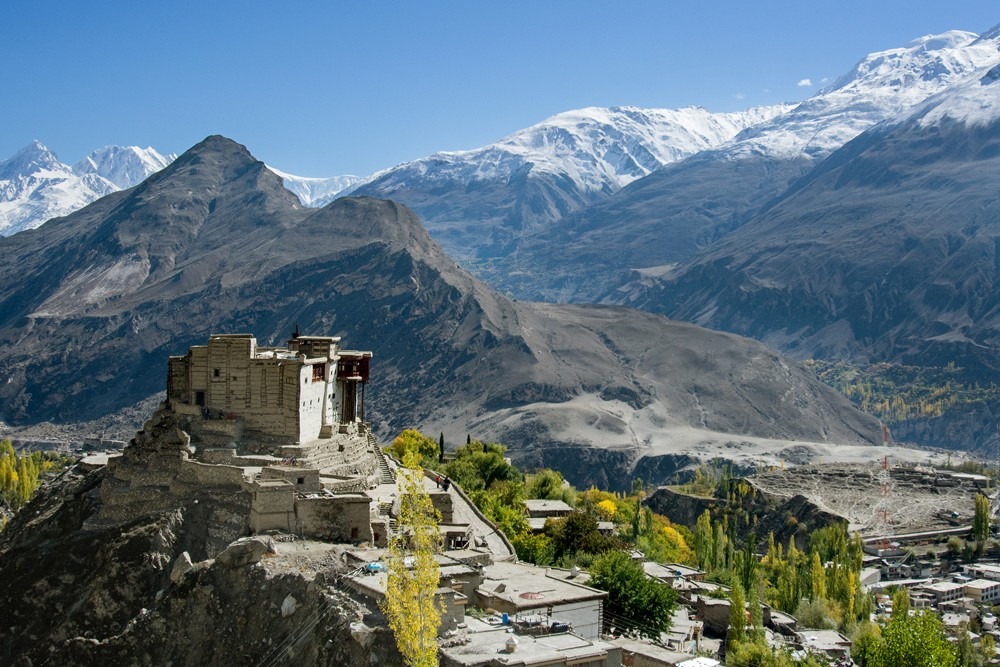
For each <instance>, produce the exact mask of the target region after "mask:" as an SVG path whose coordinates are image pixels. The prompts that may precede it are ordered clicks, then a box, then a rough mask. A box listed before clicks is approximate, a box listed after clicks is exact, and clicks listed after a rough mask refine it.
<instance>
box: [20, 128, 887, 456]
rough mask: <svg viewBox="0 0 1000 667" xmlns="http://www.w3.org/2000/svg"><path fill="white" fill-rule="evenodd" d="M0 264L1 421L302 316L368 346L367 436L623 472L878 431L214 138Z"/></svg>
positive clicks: (713, 347) (38, 416)
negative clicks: (555, 293)
mask: <svg viewBox="0 0 1000 667" xmlns="http://www.w3.org/2000/svg"><path fill="white" fill-rule="evenodd" d="M0 251H2V252H3V253H4V256H5V257H7V258H9V259H10V261H8V262H7V263H5V264H4V265H3V266H2V267H0V314H2V315H0V350H2V352H0V374H2V375H3V376H4V377H7V378H9V381H8V382H7V383H5V384H4V385H3V387H0V406H2V409H3V414H2V415H0V419H3V420H4V421H7V422H10V423H15V424H16V423H29V422H37V421H40V420H45V419H47V420H53V421H77V420H84V419H89V418H93V417H97V416H100V415H103V414H106V413H109V412H113V411H116V410H119V409H122V408H124V407H126V406H129V405H132V404H134V403H135V402H137V401H139V400H140V399H143V398H145V397H147V396H149V395H151V394H155V393H157V392H160V391H162V390H163V386H164V374H165V370H164V369H165V361H166V357H167V356H168V355H169V354H177V353H183V352H184V351H185V350H186V349H187V348H188V346H190V345H193V344H202V343H204V342H205V340H206V339H207V337H208V335H209V334H211V333H215V332H226V331H246V332H253V333H255V334H256V335H257V337H258V339H259V340H261V342H262V344H269V343H280V342H283V341H284V340H285V339H287V337H288V335H289V334H290V333H291V331H292V330H293V329H294V328H295V325H296V324H298V325H299V327H300V329H301V330H303V331H310V332H318V333H324V334H337V335H342V336H344V340H345V343H346V344H348V345H350V346H355V347H360V348H370V349H372V350H373V351H374V353H375V366H374V368H375V369H376V370H375V371H374V380H373V386H372V387H371V388H370V391H369V394H368V396H369V413H368V417H369V418H370V419H371V420H372V421H374V422H375V423H376V426H377V428H379V429H380V432H381V434H382V435H383V436H388V435H390V434H392V433H394V432H396V431H398V430H400V429H401V428H403V427H406V426H410V425H417V426H420V427H424V428H427V429H429V430H431V431H435V432H436V431H438V430H440V431H444V432H445V434H446V437H447V439H448V440H449V441H450V442H458V441H460V440H462V439H464V437H465V435H466V433H468V432H472V433H473V434H474V435H476V436H477V437H481V438H495V439H499V440H503V441H505V442H508V443H510V444H511V446H512V447H513V448H514V449H515V450H518V449H520V450H523V451H525V452H526V451H527V450H529V449H534V450H536V453H539V455H544V452H545V451H546V448H548V447H550V446H551V447H552V448H554V447H555V446H556V445H574V446H589V447H593V448H598V449H599V450H607V449H613V450H615V451H616V452H618V454H617V455H618V464H619V465H624V466H625V467H626V468H627V466H628V465H630V464H631V463H632V462H634V461H635V460H636V459H637V458H639V457H641V456H643V455H644V454H650V455H654V454H655V455H664V454H667V453H670V452H674V451H681V450H683V449H689V450H691V451H694V452H695V455H701V454H704V455H710V452H709V449H710V447H709V444H710V443H716V444H717V445H718V447H720V448H724V447H725V444H726V443H728V442H731V441H732V440H733V439H734V438H736V439H738V440H739V441H740V442H743V443H744V444H745V445H746V446H745V447H743V446H741V447H742V449H743V450H745V451H744V455H745V456H748V457H752V456H753V455H754V454H755V453H756V452H765V450H766V451H767V452H771V453H772V454H774V453H775V452H778V451H780V450H781V449H782V448H784V447H788V446H792V444H793V443H794V442H795V441H809V442H813V443H826V445H823V446H827V445H829V446H831V447H832V446H834V444H841V443H843V444H849V445H859V444H865V443H871V442H874V441H876V439H877V438H878V434H877V425H876V424H875V422H874V420H873V419H871V418H869V417H867V416H865V415H862V414H861V413H859V412H858V411H856V410H855V409H854V408H853V407H852V406H851V405H850V404H849V403H848V402H847V401H846V399H843V398H842V397H841V396H839V395H837V394H835V393H834V392H833V391H832V390H830V389H828V388H827V387H826V386H825V385H822V384H820V383H819V382H818V381H816V380H815V379H814V378H813V377H812V376H811V374H810V373H808V372H807V371H805V370H804V369H801V368H799V367H798V366H797V365H795V364H793V363H788V362H786V361H785V360H784V359H782V358H781V357H780V356H778V355H776V354H775V353H773V352H771V351H770V350H768V349H767V348H765V347H763V346H762V345H760V344H759V343H756V342H753V341H748V340H746V339H743V338H739V337H737V336H732V335H729V334H720V333H715V332H711V331H707V330H704V329H700V328H698V327H695V326H692V325H688V324H682V323H678V322H670V321H668V320H666V319H664V318H662V317H661V316H658V315H650V314H646V313H640V312H636V311H632V310H628V309H624V308H614V307H583V306H556V305H545V304H531V303H523V302H515V301H512V300H510V299H507V298H505V297H502V296H500V295H499V294H497V293H496V292H494V291H493V290H491V289H490V288H488V287H486V286H485V285H483V284H482V283H480V282H478V281H477V280H475V279H474V278H473V277H472V276H471V275H469V274H468V273H466V272H464V271H462V270H461V269H459V268H458V267H457V266H456V265H455V263H454V261H453V260H451V259H450V258H449V257H448V256H447V255H445V254H444V253H443V252H442V251H441V249H440V248H439V247H438V246H437V245H436V244H435V243H434V242H433V241H432V240H431V238H430V236H428V234H427V232H426V231H425V230H424V228H423V227H422V226H421V225H420V222H419V220H418V219H417V218H416V216H415V215H414V214H413V213H412V212H411V211H409V210H408V209H406V208H404V207H402V206H399V205H398V204H394V203H392V202H387V201H380V200H374V199H368V198H344V199H340V200H337V201H335V202H333V203H332V204H330V205H328V206H327V207H325V208H322V209H318V210H317V209H304V208H303V207H302V206H301V205H300V204H299V202H298V200H297V199H296V198H295V196H294V195H293V194H292V193H290V192H289V191H288V190H286V189H285V188H284V187H282V184H281V181H280V179H279V178H278V177H277V176H276V175H275V174H273V173H272V172H271V171H269V170H268V169H267V168H266V167H265V166H264V165H263V164H262V163H260V162H258V161H256V160H255V159H253V157H252V156H251V155H250V154H249V153H247V152H246V150H245V149H244V148H243V147H242V146H240V145H238V144H236V143H234V142H232V141H230V140H227V139H225V138H222V137H210V138H208V139H206V140H205V141H204V142H202V143H201V144H199V145H198V146H195V147H194V148H192V149H191V150H189V151H188V152H187V153H185V154H184V155H182V156H181V157H179V158H178V159H177V160H176V161H174V163H172V164H171V165H170V166H169V167H167V168H166V169H164V170H163V171H161V172H159V173H157V174H155V175H154V176H152V177H150V178H149V179H147V180H146V181H145V182H144V183H142V184H141V185H139V186H138V187H136V188H133V189H131V190H128V191H122V192H117V193H113V194H111V195H109V196H107V197H105V198H103V199H101V200H99V201H97V202H95V203H93V204H91V205H90V206H88V207H86V208H85V209H83V210H81V211H79V212H77V213H75V214H73V215H71V216H67V217H65V218H61V219H59V220H56V221H52V222H51V223H50V224H47V225H45V226H43V227H42V228H40V229H37V230H31V231H28V232H24V233H21V234H17V235H15V236H12V237H8V238H6V239H2V240H0ZM737 449H740V448H737ZM552 451H555V450H554V449H552ZM719 453H724V452H723V451H721V450H720V452H719ZM550 463H558V461H552V462H550ZM663 472H664V474H672V470H670V471H663Z"/></svg>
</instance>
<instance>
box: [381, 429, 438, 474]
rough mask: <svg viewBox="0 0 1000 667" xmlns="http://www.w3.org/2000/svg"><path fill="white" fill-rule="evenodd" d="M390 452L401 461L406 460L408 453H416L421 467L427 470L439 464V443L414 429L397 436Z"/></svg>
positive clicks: (406, 430) (390, 447)
mask: <svg viewBox="0 0 1000 667" xmlns="http://www.w3.org/2000/svg"><path fill="white" fill-rule="evenodd" d="M389 451H390V452H391V453H392V455H393V456H395V457H396V459H397V460H399V461H402V460H403V459H405V458H406V454H407V452H416V453H417V456H418V457H419V463H420V466H421V467H425V468H430V467H434V466H435V464H436V463H437V462H438V443H436V442H435V441H434V439H433V438H429V437H427V436H426V435H424V434H423V433H421V432H420V431H418V430H416V429H412V428H408V429H405V430H404V431H403V432H402V433H400V434H399V435H397V436H396V439H395V440H393V441H392V444H391V445H390V446H389Z"/></svg>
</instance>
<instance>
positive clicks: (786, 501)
mask: <svg viewBox="0 0 1000 667" xmlns="http://www.w3.org/2000/svg"><path fill="white" fill-rule="evenodd" d="M645 504H646V506H648V507H649V508H650V509H652V510H653V511H654V512H656V513H657V514H662V515H664V516H666V517H667V518H669V519H670V520H671V521H674V522H677V523H680V524H683V525H685V526H687V527H688V528H691V529H692V530H694V528H695V523H696V522H697V521H698V517H699V516H701V514H702V513H704V512H705V511H706V510H708V512H709V514H710V515H711V516H712V519H713V520H716V521H723V522H724V525H726V528H727V531H728V534H729V536H730V537H731V538H734V539H735V540H736V543H737V544H739V543H742V542H743V541H744V540H745V539H747V538H748V536H750V535H751V534H752V535H753V536H754V538H755V539H756V540H757V543H758V544H760V543H761V540H762V539H766V536H767V535H769V534H771V533H773V534H774V539H775V541H776V542H779V543H782V544H788V541H789V540H791V539H794V540H795V542H796V544H797V545H798V547H799V548H806V547H807V546H808V544H809V535H810V533H812V531H814V530H816V529H818V528H825V527H827V526H831V525H834V524H838V523H839V524H843V523H845V522H846V521H845V519H844V517H842V516H839V515H837V514H835V513H833V512H830V511H828V510H826V509H823V508H821V507H819V506H818V505H817V504H816V503H814V502H812V501H810V500H809V499H808V498H806V497H805V496H802V495H798V494H796V495H792V496H782V495H779V494H775V493H769V492H767V491H764V490H762V489H759V488H757V487H756V486H754V485H753V484H751V483H750V482H749V481H747V480H745V479H736V480H732V481H730V482H729V483H727V484H725V485H722V486H721V487H720V489H719V492H718V494H717V495H716V496H715V497H710V498H709V497H701V496H691V495H687V494H685V493H679V492H677V491H674V490H673V489H670V488H667V487H660V488H659V489H657V490H656V492H655V493H653V494H652V495H651V496H649V498H647V499H646V500H645Z"/></svg>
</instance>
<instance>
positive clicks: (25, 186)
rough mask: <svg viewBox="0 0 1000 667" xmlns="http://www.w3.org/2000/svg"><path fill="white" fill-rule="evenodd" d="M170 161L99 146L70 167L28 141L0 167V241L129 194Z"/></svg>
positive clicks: (146, 152) (132, 149) (146, 153)
mask: <svg viewBox="0 0 1000 667" xmlns="http://www.w3.org/2000/svg"><path fill="white" fill-rule="evenodd" d="M174 157H175V156H173V155H168V156H166V157H164V156H163V155H160V154H159V153H157V152H156V151H155V150H153V149H152V148H139V147H137V146H127V147H123V146H105V147H104V148H100V149H98V150H96V151H94V152H93V153H91V154H90V155H88V156H87V157H85V158H84V159H83V160H81V161H80V162H78V163H77V164H75V165H73V166H72V167H70V166H69V165H66V164H63V163H62V162H60V161H59V159H58V158H57V157H56V156H55V154H54V153H53V152H52V151H50V150H49V149H47V148H46V147H45V146H43V145H42V144H41V143H40V142H38V141H34V142H32V143H31V144H29V145H28V146H25V147H24V148H22V149H21V150H20V151H18V152H17V153H15V154H14V155H13V156H12V157H10V158H9V159H7V160H4V161H0V236H9V235H10V234H14V233H16V232H19V231H21V230H24V229H34V228H35V227H38V226H39V225H41V224H42V223H44V222H45V221H46V220H49V219H50V218H54V217H57V216H61V215H67V214H69V213H72V212H73V211H76V210H79V209H80V208H82V207H84V206H86V205H87V204H89V203H90V202H92V201H94V200H96V199H99V198H101V197H103V196H104V195H106V194H109V193H111V192H115V191H117V190H122V189H125V188H130V187H132V186H133V185H135V184H136V183H139V182H140V181H142V180H144V179H145V178H146V177H147V176H149V175H150V174H152V173H155V172H157V171H159V170H160V169H163V168H164V167H165V166H167V165H168V164H169V163H170V161H171V160H173V159H174Z"/></svg>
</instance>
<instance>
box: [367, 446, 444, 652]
mask: <svg viewBox="0 0 1000 667" xmlns="http://www.w3.org/2000/svg"><path fill="white" fill-rule="evenodd" d="M403 465H404V466H405V467H406V469H405V470H403V471H401V472H402V475H401V476H400V477H401V481H402V487H403V488H402V493H401V494H400V497H399V503H400V507H399V517H398V519H397V526H398V528H397V532H396V534H395V535H394V536H393V538H392V541H391V542H390V544H389V567H388V578H387V581H386V593H385V600H383V602H382V605H381V606H382V611H383V612H384V613H385V615H386V617H387V618H388V620H389V627H390V628H391V629H392V632H393V634H394V635H395V637H396V646H397V647H398V648H399V652H400V654H402V656H403V660H404V662H405V663H406V664H407V665H409V667H436V666H437V664H438V645H437V635H438V628H439V627H440V626H441V605H440V603H439V602H438V600H437V599H436V596H435V592H436V591H437V589H438V585H439V582H440V567H439V565H438V562H437V560H436V558H435V555H436V554H437V552H438V551H439V550H440V548H441V532H440V529H439V527H438V524H439V522H440V516H439V514H438V512H437V510H435V509H434V505H433V503H432V502H431V497H430V494H428V493H427V489H426V487H425V486H424V475H423V470H421V468H420V455H419V454H418V453H417V452H416V451H413V450H410V451H408V452H407V453H406V456H405V458H404V459H403Z"/></svg>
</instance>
